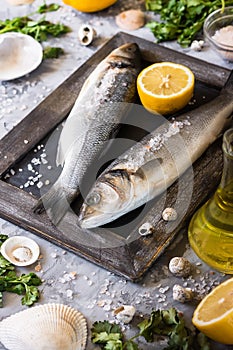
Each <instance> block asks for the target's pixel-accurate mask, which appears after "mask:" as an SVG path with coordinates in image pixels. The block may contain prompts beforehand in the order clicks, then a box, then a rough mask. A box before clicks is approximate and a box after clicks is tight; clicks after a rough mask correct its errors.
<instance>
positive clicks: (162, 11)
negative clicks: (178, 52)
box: [145, 0, 233, 47]
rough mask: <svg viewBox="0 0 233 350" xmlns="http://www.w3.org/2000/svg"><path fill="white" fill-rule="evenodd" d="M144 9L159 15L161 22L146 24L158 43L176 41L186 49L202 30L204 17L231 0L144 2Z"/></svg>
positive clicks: (151, 0) (156, 0) (230, 3)
mask: <svg viewBox="0 0 233 350" xmlns="http://www.w3.org/2000/svg"><path fill="white" fill-rule="evenodd" d="M145 3H146V9H147V10H149V11H153V12H155V13H157V14H159V15H160V19H161V22H158V21H152V22H151V23H148V25H147V26H148V27H149V28H150V29H151V31H152V32H153V34H154V35H155V37H156V38H157V41H158V42H162V41H167V40H177V41H178V43H179V44H180V45H181V46H183V47H188V46H189V45H190V44H191V42H192V41H193V39H194V38H195V36H196V35H197V33H198V32H199V31H200V30H201V29H202V27H203V24H204V21H205V19H206V17H207V16H208V15H209V14H210V13H211V12H212V11H215V10H216V9H218V8H222V10H223V9H224V7H225V6H228V5H232V4H233V2H232V0H225V1H224V0H214V1H210V0H209V1H208V0H207V1H204V0H179V1H176V0H145Z"/></svg>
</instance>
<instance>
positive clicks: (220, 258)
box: [188, 128, 233, 274]
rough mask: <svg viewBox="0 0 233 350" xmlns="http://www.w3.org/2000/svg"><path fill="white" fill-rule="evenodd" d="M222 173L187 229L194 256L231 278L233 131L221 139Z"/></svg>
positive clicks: (232, 244)
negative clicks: (210, 196) (208, 197)
mask: <svg viewBox="0 0 233 350" xmlns="http://www.w3.org/2000/svg"><path fill="white" fill-rule="evenodd" d="M222 148H223V159H224V165H223V173H222V178H221V182H220V184H219V186H218V188H217V190H216V192H215V193H214V195H213V197H212V198H210V199H209V200H208V201H207V202H206V203H205V204H204V205H203V206H202V207H201V208H200V209H199V210H198V211H197V212H196V213H195V214H194V216H193V218H192V220H191V222H190V224H189V229H188V236H189V242H190V245H191V247H192V249H193V250H194V251H195V253H196V254H197V255H198V256H199V257H200V258H201V259H202V260H203V261H204V262H206V263H207V264H208V265H210V266H211V267H213V268H215V269H216V270H219V271H221V272H224V273H228V274H233V128H231V129H229V130H227V131H226V132H225V133H224V135H223V145H222Z"/></svg>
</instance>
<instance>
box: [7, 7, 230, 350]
mask: <svg viewBox="0 0 233 350" xmlns="http://www.w3.org/2000/svg"><path fill="white" fill-rule="evenodd" d="M57 2H58V3H59V2H60V1H57ZM41 3H42V1H39V0H36V1H35V3H34V4H33V7H35V8H36V7H37V6H38V5H39V4H41ZM141 6H142V1H137V0H130V1H123V0H119V1H118V3H117V4H116V5H114V6H112V7H111V8H109V9H107V10H105V11H102V12H99V13H96V14H83V13H79V12H78V11H75V10H72V9H71V8H70V7H68V6H63V7H62V8H61V9H60V10H59V11H57V12H55V13H51V14H48V18H49V19H51V20H53V21H55V20H59V21H62V22H63V23H64V24H67V25H69V26H70V27H71V28H72V31H71V32H70V33H68V34H67V35H66V36H65V37H61V38H56V39H50V40H49V41H48V44H49V45H57V46H61V47H63V48H64V50H65V53H66V54H65V55H64V56H62V57H60V58H59V59H57V60H47V61H44V62H43V63H42V64H41V66H40V67H39V68H38V69H36V71H34V72H32V73H30V74H29V75H28V76H25V77H22V78H20V79H17V80H14V81H9V82H0V106H1V107H0V137H3V136H4V135H6V134H7V132H8V131H9V130H10V129H12V128H13V127H14V126H15V125H17V123H18V122H19V121H20V120H22V119H23V118H24V117H25V116H26V115H27V114H28V113H29V112H30V111H31V110H32V109H34V108H35V107H36V106H37V105H38V104H39V103H40V102H41V101H43V99H44V98H45V97H46V96H47V95H49V93H51V91H53V90H54V89H55V88H56V87H57V86H58V85H59V84H61V83H62V82H63V81H64V80H65V79H66V78H67V77H68V76H69V75H70V74H71V73H72V72H73V71H75V70H76V69H77V68H78V67H79V66H80V65H81V64H82V63H83V62H85V60H86V59H87V58H89V57H90V56H91V55H92V54H93V53H94V52H95V51H96V50H97V49H98V48H100V47H101V46H102V45H103V44H104V43H105V42H106V40H108V39H109V38H111V36H112V35H113V34H115V33H116V32H118V31H119V28H118V27H117V26H116V24H115V19H114V17H115V15H116V14H118V13H119V12H120V11H122V10H124V9H129V8H132V7H133V8H140V7H141ZM27 11H31V8H29V7H28V6H23V7H20V8H13V7H9V6H8V5H7V3H6V2H5V1H3V0H2V1H1V10H0V17H1V18H2V19H4V17H9V16H11V17H12V16H14V15H22V14H26V12H27ZM150 17H152V14H150V13H148V14H147V18H148V19H149V18H150ZM83 23H88V24H91V25H93V27H94V28H95V30H96V32H97V38H96V39H95V41H94V42H93V45H91V46H89V47H83V46H81V45H80V44H79V42H78V40H77V31H78V28H79V26H80V25H81V24H83ZM131 33H132V34H134V35H137V36H140V37H143V38H146V39H148V40H151V41H154V40H155V39H154V36H153V35H152V34H151V33H150V31H149V29H147V28H141V29H139V30H137V31H134V32H131ZM163 45H165V46H167V47H171V48H173V49H175V50H178V51H182V52H184V53H185V54H187V55H193V56H195V57H198V58H200V59H203V60H206V61H209V62H213V63H215V64H218V65H220V66H224V67H227V68H229V69H232V68H233V64H230V63H227V62H224V61H222V60H221V59H220V58H219V57H218V56H217V55H216V54H215V53H214V52H213V51H212V50H211V49H210V48H208V47H205V48H204V49H203V51H201V52H194V51H192V50H190V49H182V48H181V47H180V46H179V45H178V44H176V43H174V42H172V43H170V42H169V43H164V44H163ZM204 69H205V68H204V66H203V70H204ZM0 233H2V234H8V235H9V236H13V235H26V236H28V237H32V238H34V239H35V240H36V241H37V243H38V244H39V246H40V248H41V253H42V256H43V258H42V259H41V266H42V270H41V271H40V272H38V275H39V276H41V278H42V279H43V281H44V282H43V284H42V286H41V287H40V290H41V299H40V301H39V304H43V303H47V302H60V303H64V304H68V305H71V306H73V307H75V308H77V309H79V310H80V311H81V312H82V313H83V314H84V316H85V317H86V318H87V320H88V325H89V329H90V326H91V324H92V323H93V322H94V321H96V320H104V319H109V320H113V319H114V318H113V316H112V310H113V309H114V308H115V307H117V306H119V305H120V304H122V303H123V304H132V305H134V306H135V307H136V309H137V317H136V319H135V321H134V324H135V323H137V322H136V321H138V320H139V319H140V316H141V315H145V314H148V313H150V311H151V310H152V309H155V308H157V307H161V308H168V307H170V306H175V307H177V308H178V309H179V310H181V311H183V312H184V314H185V318H186V320H187V323H188V324H190V323H191V314H192V311H193V309H194V304H192V303H191V304H186V305H183V304H180V303H178V302H174V301H173V300H172V297H171V294H172V285H173V284H175V283H179V284H183V283H185V282H187V284H188V286H189V287H191V288H194V287H195V284H196V288H202V287H203V288H204V283H206V284H207V285H208V283H209V284H213V283H216V284H217V283H219V282H220V281H221V280H223V279H224V278H226V276H224V275H222V274H220V273H216V272H215V273H214V274H213V273H212V271H211V269H210V268H209V267H208V266H206V265H205V264H204V263H201V262H200V260H199V259H198V258H197V257H196V255H195V254H194V253H193V252H192V250H191V249H190V248H189V246H188V245H187V232H182V233H180V234H179V235H178V237H177V238H176V240H175V242H174V243H173V244H172V245H171V246H170V247H169V248H168V249H167V250H166V252H165V253H164V254H163V256H162V257H161V258H160V259H158V261H157V262H156V263H155V264H154V265H153V267H152V268H151V269H150V270H149V271H148V273H147V274H146V275H145V277H144V278H143V279H142V281H140V282H138V283H132V282H129V281H126V280H125V279H123V278H121V277H119V276H116V275H113V274H111V273H109V272H108V271H106V270H104V269H102V268H100V267H98V266H96V265H94V264H92V263H89V262H87V261H86V260H84V259H81V258H80V257H78V256H76V255H74V254H72V253H69V252H66V251H65V250H63V249H61V248H59V247H57V246H55V245H53V244H51V243H48V242H47V241H46V240H43V239H40V238H39V237H37V236H35V235H33V234H31V233H30V232H27V231H25V230H23V229H21V228H19V227H17V226H15V225H13V224H11V223H9V222H7V221H5V220H2V219H0ZM174 254H176V255H177V254H178V255H184V256H187V257H188V258H189V260H190V261H191V262H192V263H193V266H195V267H196V268H195V269H194V274H193V278H189V279H188V280H187V281H183V280H182V279H180V278H176V277H174V276H172V275H171V273H169V271H168V268H167V266H168V262H169V259H170V258H171V257H173V256H174ZM196 264H197V265H198V266H197V265H196ZM34 267H35V266H31V267H28V268H25V269H20V272H29V271H31V270H32V269H34ZM196 270H199V271H196ZM73 272H74V278H73V279H72V278H71V277H72V276H73V274H71V273H73ZM200 278H201V279H202V280H203V281H204V282H201V279H200ZM167 286H168V287H169V288H168V290H167V288H166V287H167ZM161 288H162V289H161ZM163 288H165V289H163ZM205 288H206V287H205ZM3 301H4V307H3V308H2V309H0V320H1V319H3V318H5V317H6V316H8V315H11V314H13V313H15V312H17V311H19V310H23V309H25V307H24V306H22V305H21V303H20V297H19V296H16V295H14V294H10V293H5V294H4V300H3ZM126 331H127V332H134V331H135V330H134V328H133V325H132V326H130V327H128V326H127V327H126ZM140 346H141V348H142V349H155V346H156V349H160V348H161V349H162V348H163V345H158V344H156V345H155V344H151V345H148V344H145V343H140ZM0 349H4V347H3V346H1V344H0ZM87 349H88V350H92V349H97V347H96V346H94V345H92V344H91V343H90V339H89V342H88V346H87ZM213 349H233V347H232V346H220V345H217V344H214V346H213ZM32 350H34V349H32Z"/></svg>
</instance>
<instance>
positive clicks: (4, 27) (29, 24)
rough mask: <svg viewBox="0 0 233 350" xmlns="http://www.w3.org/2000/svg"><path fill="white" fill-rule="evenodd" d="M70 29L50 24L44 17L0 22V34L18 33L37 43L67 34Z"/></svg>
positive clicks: (19, 18)
mask: <svg viewBox="0 0 233 350" xmlns="http://www.w3.org/2000/svg"><path fill="white" fill-rule="evenodd" d="M69 31H70V28H69V27H67V26H65V25H64V24H62V23H52V22H50V21H47V20H46V19H45V17H42V18H40V19H39V20H32V19H31V18H30V17H15V18H13V19H6V20H5V21H0V34H3V33H7V32H20V33H23V34H27V35H31V36H32V37H33V38H34V39H36V40H37V41H39V42H41V41H45V40H47V38H48V36H49V35H50V36H54V37H57V36H59V35H61V34H65V33H68V32H69Z"/></svg>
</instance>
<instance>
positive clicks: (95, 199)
mask: <svg viewBox="0 0 233 350" xmlns="http://www.w3.org/2000/svg"><path fill="white" fill-rule="evenodd" d="M100 200H101V196H100V194H99V193H98V192H93V193H91V194H90V195H89V196H88V197H87V198H86V204H87V205H95V204H98V203H99V202H100Z"/></svg>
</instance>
